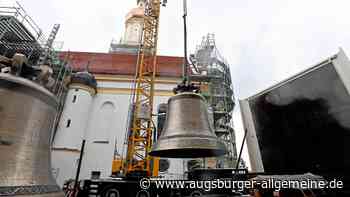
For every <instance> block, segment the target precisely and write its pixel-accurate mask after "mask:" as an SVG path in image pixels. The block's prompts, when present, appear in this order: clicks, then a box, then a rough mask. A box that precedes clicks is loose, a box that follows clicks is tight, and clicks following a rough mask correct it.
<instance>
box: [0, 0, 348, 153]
mask: <svg viewBox="0 0 350 197" xmlns="http://www.w3.org/2000/svg"><path fill="white" fill-rule="evenodd" d="M0 2H2V3H1V4H3V3H6V4H8V3H12V4H13V2H14V1H12V0H0ZM19 2H20V3H21V4H22V5H23V6H24V7H25V9H26V10H27V12H28V13H29V14H30V15H31V16H32V17H33V18H34V20H35V21H36V22H37V23H38V24H39V26H40V27H41V28H42V29H43V30H44V31H45V32H47V34H49V32H50V30H51V27H52V25H53V24H54V23H60V24H61V29H60V31H59V34H58V37H57V39H56V40H57V41H63V42H64V49H65V50H67V49H69V50H71V51H76V50H77V51H94V52H107V51H108V48H109V43H110V41H111V39H112V38H114V39H117V40H119V39H120V37H121V36H122V34H123V31H124V17H125V15H126V14H127V12H128V11H129V10H130V9H131V8H133V7H135V6H136V0H99V1H92V0H22V1H19ZM349 8H350V1H349V0H333V1H330V0H240V1H238V0H216V1H214V0H211V1H210V0H188V9H189V16H188V17H189V18H188V23H189V24H188V28H189V29H188V36H189V50H190V51H192V52H193V51H194V49H195V46H196V45H197V44H199V43H200V41H201V37H202V36H203V35H206V34H207V33H214V34H215V35H216V43H217V46H218V48H219V50H220V52H221V54H222V55H223V56H225V58H226V59H227V60H228V62H229V63H230V66H231V72H232V77H233V82H234V87H235V94H236V99H237V98H239V99H242V98H246V97H248V96H251V95H253V94H255V93H257V92H259V91H261V90H263V89H266V88H268V87H269V86H271V85H272V84H274V83H277V82H278V81H281V80H283V79H285V78H287V77H289V76H291V75H293V74H295V73H297V72H300V71H302V70H303V69H305V68H307V67H309V66H311V65H313V64H315V63H318V62H320V61H321V60H323V59H325V58H327V57H329V56H331V55H332V54H335V53H336V52H337V51H338V48H339V47H342V48H343V49H344V50H345V52H346V53H347V54H348V55H350V20H349V19H350V12H349ZM182 27H183V26H182V1H180V0H168V5H167V7H165V8H162V10H161V23H160V37H159V47H158V49H159V50H158V51H159V52H158V54H160V55H170V56H181V55H182V52H183V45H182V43H183V41H182V39H183V33H182V30H183V29H182ZM238 108H239V106H238V104H237V107H236V110H235V114H234V121H235V127H236V131H237V143H238V145H240V144H241V142H242V130H243V129H242V123H241V118H240V113H239V109H238ZM245 150H246V149H245ZM244 158H247V152H246V151H245V152H244Z"/></svg>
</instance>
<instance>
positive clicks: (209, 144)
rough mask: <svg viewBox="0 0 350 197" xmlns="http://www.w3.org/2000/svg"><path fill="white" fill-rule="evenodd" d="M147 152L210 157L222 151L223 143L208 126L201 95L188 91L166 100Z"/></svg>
mask: <svg viewBox="0 0 350 197" xmlns="http://www.w3.org/2000/svg"><path fill="white" fill-rule="evenodd" d="M149 154H150V155H151V156H157V157H169V158H197V157H213V156H219V155H224V154H226V147H225V145H224V144H223V143H222V142H221V141H219V140H218V138H217V137H216V135H215V134H214V132H213V130H212V129H211V127H210V123H209V118H208V108H207V104H206V101H205V99H204V97H202V96H201V95H199V94H196V93H192V92H185V93H180V94H177V95H175V96H173V97H171V98H170V99H169V100H168V110H167V116H166V121H165V126H164V129H163V131H162V133H161V135H160V137H159V139H158V141H157V142H156V143H155V144H154V146H153V148H152V151H151V152H150V153H149Z"/></svg>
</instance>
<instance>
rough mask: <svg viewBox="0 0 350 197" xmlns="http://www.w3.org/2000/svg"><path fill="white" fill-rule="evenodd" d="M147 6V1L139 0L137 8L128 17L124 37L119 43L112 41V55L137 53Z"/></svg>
mask: <svg viewBox="0 0 350 197" xmlns="http://www.w3.org/2000/svg"><path fill="white" fill-rule="evenodd" d="M145 5H146V0H138V1H137V7H136V8H133V9H131V10H130V11H129V13H128V14H127V15H126V17H125V31H124V36H123V38H122V39H121V40H120V42H119V43H115V42H113V41H112V43H111V45H110V50H109V52H110V53H116V52H118V53H137V50H138V47H139V44H140V40H141V35H142V28H143V17H144V10H145Z"/></svg>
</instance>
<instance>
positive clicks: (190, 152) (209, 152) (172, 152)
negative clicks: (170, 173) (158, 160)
mask: <svg viewBox="0 0 350 197" xmlns="http://www.w3.org/2000/svg"><path fill="white" fill-rule="evenodd" d="M149 154H150V155H151V156H154V157H167V158H203V157H217V156H221V155H224V154H226V151H225V150H220V149H199V148H197V149H196V148H179V149H168V150H154V151H151V152H150V153H149Z"/></svg>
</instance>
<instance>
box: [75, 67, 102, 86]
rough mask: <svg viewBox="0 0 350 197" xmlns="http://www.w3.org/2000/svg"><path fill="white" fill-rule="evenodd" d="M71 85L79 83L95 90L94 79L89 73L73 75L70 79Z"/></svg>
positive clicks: (95, 83)
mask: <svg viewBox="0 0 350 197" xmlns="http://www.w3.org/2000/svg"><path fill="white" fill-rule="evenodd" d="M71 83H80V84H83V85H87V86H89V87H92V88H94V89H96V87H97V82H96V79H95V77H94V76H93V75H92V74H91V73H89V72H86V71H83V72H77V73H74V74H73V75H72V78H71Z"/></svg>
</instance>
